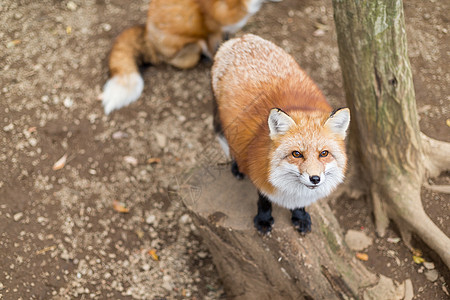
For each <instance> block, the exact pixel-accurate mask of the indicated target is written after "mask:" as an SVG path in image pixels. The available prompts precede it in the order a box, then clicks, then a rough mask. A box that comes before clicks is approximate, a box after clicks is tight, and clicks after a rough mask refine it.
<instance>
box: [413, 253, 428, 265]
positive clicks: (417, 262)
mask: <svg viewBox="0 0 450 300" xmlns="http://www.w3.org/2000/svg"><path fill="white" fill-rule="evenodd" d="M413 261H414V262H415V263H416V264H418V265H420V264H421V263H423V262H424V261H425V259H423V257H420V256H415V255H413Z"/></svg>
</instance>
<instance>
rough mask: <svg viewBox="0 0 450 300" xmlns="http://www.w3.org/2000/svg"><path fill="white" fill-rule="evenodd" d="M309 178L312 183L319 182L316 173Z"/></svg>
mask: <svg viewBox="0 0 450 300" xmlns="http://www.w3.org/2000/svg"><path fill="white" fill-rule="evenodd" d="M309 180H310V181H311V182H312V183H313V184H318V183H319V182H320V177H319V176H317V175H314V176H310V177H309Z"/></svg>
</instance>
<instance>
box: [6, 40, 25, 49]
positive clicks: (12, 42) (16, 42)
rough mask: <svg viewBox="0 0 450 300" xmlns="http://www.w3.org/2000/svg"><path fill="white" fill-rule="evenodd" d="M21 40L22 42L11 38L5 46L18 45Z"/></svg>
mask: <svg viewBox="0 0 450 300" xmlns="http://www.w3.org/2000/svg"><path fill="white" fill-rule="evenodd" d="M21 42H22V41H21V40H13V41H11V42H8V44H6V48H11V47H14V46H16V45H19V44H20V43H21Z"/></svg>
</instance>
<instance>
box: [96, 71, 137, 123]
mask: <svg viewBox="0 0 450 300" xmlns="http://www.w3.org/2000/svg"><path fill="white" fill-rule="evenodd" d="M143 89H144V80H143V79H142V77H141V75H140V74H139V73H131V74H125V75H115V76H113V77H111V78H110V79H108V81H107V82H106V83H105V86H104V87H103V94H102V96H101V98H102V103H103V107H104V109H105V113H106V114H107V115H108V114H109V113H110V112H112V111H113V110H116V109H119V108H121V107H123V106H126V105H128V104H130V103H132V102H134V101H136V100H137V99H138V98H139V96H141V93H142V90H143Z"/></svg>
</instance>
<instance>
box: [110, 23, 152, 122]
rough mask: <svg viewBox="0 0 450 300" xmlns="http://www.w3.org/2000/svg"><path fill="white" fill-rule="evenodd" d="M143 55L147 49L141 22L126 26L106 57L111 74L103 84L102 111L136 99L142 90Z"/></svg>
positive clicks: (113, 108) (144, 58)
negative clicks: (141, 65)
mask: <svg viewBox="0 0 450 300" xmlns="http://www.w3.org/2000/svg"><path fill="white" fill-rule="evenodd" d="M146 56H148V49H147V45H146V41H145V27H144V26H143V25H142V26H134V27H131V28H128V29H127V30H125V31H123V32H122V33H121V34H120V35H119V36H118V37H117V39H116V41H115V42H114V45H113V48H112V50H111V54H110V56H109V70H110V76H111V77H110V78H109V79H108V81H107V82H106V83H105V85H104V87H103V94H102V103H103V107H104V109H105V113H106V114H109V113H110V112H111V111H113V110H116V109H119V108H121V107H123V106H126V105H128V104H130V103H132V102H134V101H136V100H137V99H138V98H139V96H140V95H141V93H142V90H143V89H144V80H143V79H142V77H141V75H140V73H139V65H140V64H141V63H142V62H143V61H145V60H146Z"/></svg>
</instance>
